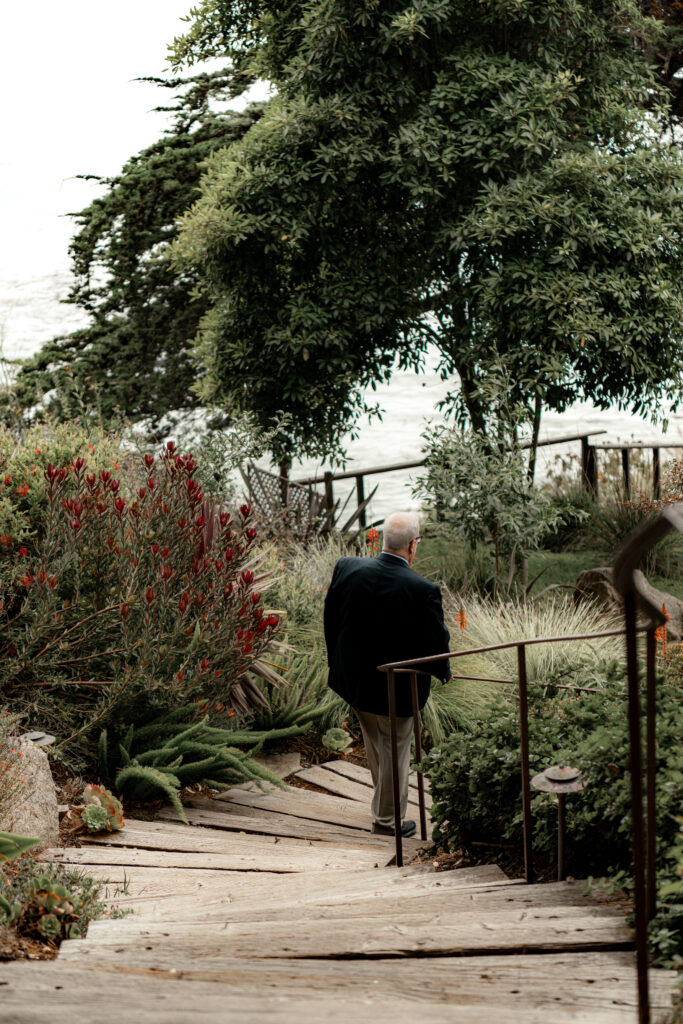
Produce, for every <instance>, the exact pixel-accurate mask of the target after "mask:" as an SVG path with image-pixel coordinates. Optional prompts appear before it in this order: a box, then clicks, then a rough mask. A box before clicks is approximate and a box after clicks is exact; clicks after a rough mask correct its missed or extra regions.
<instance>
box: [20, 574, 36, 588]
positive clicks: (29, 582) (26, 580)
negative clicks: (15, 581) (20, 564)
mask: <svg viewBox="0 0 683 1024" xmlns="http://www.w3.org/2000/svg"><path fill="white" fill-rule="evenodd" d="M21 582H22V583H23V584H24V586H25V587H30V586H31V585H32V583H33V576H24V578H23V579H22V581H21Z"/></svg>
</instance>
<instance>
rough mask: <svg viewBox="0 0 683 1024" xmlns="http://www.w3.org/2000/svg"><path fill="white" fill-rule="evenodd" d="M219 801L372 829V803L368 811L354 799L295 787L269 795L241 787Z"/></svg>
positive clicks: (269, 792) (221, 797) (218, 797)
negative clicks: (345, 798)
mask: <svg viewBox="0 0 683 1024" xmlns="http://www.w3.org/2000/svg"><path fill="white" fill-rule="evenodd" d="M216 801H217V802H221V801H225V802H226V803H230V804H233V805H241V806H243V807H256V808H259V809H260V810H264V811H275V812H276V813H277V814H291V815H293V816H294V817H296V818H308V819H309V820H310V819H311V818H313V819H316V820H318V821H325V822H328V823H329V824H331V825H346V826H349V827H350V828H360V829H364V830H365V831H366V832H369V831H370V828H371V826H372V819H371V816H370V804H369V803H368V806H367V808H364V807H362V806H361V805H360V804H359V803H357V802H356V801H354V800H343V799H341V798H340V797H335V796H332V795H330V796H328V795H327V794H326V793H314V792H312V791H310V790H305V789H294V788H293V787H289V789H287V790H285V791H281V790H276V789H274V788H272V789H270V790H269V791H268V792H265V793H262V792H260V791H253V792H248V791H247V790H244V789H238V788H236V789H227V790H226V791H225V792H224V793H219V794H218V796H217V797H216Z"/></svg>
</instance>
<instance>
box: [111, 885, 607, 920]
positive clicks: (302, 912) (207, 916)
mask: <svg viewBox="0 0 683 1024" xmlns="http://www.w3.org/2000/svg"><path fill="white" fill-rule="evenodd" d="M558 884H559V885H560V886H562V885H564V883H558ZM531 888H534V889H538V890H541V891H539V892H534V893H532V892H530V891H529V890H530V889H531ZM542 890H548V891H542ZM541 907H543V908H555V909H556V910H557V911H558V913H560V914H561V916H562V918H563V919H565V918H567V917H570V916H588V917H593V916H599V915H600V914H606V915H607V916H609V915H610V914H612V915H614V914H618V915H620V916H622V917H623V914H622V913H621V911H620V910H619V909H612V908H605V907H604V906H603V905H601V904H598V903H596V902H595V901H594V900H592V899H591V897H588V896H584V895H583V892H582V887H581V886H576V887H573V886H570V887H568V888H565V889H563V890H562V891H558V890H557V888H556V886H555V885H550V886H534V887H530V886H525V885H522V884H519V885H517V886H501V885H496V884H494V885H493V886H491V885H486V884H480V885H468V886H463V887H462V888H460V889H451V890H446V891H443V890H436V891H434V890H431V891H430V890H428V889H427V890H425V888H424V887H414V888H408V887H403V888H402V889H401V891H400V893H399V894H396V893H390V894H387V893H385V892H383V891H381V890H380V891H366V892H363V893H361V894H358V895H354V894H352V893H350V892H348V891H347V892H346V893H345V894H344V895H343V897H341V898H340V896H339V895H338V894H337V893H336V892H334V893H329V891H328V893H324V892H318V893H317V894H315V895H313V894H312V895H310V896H308V897H304V898H302V897H301V895H300V894H299V893H296V894H294V895H287V894H286V892H285V893H283V891H282V889H279V890H277V889H275V888H274V890H273V892H272V894H271V893H266V892H264V891H261V892H260V893H258V895H257V897H256V898H248V899H246V900H244V899H243V900H241V901H237V902H235V901H234V900H233V899H232V897H231V896H230V895H229V894H225V895H224V893H223V890H222V887H221V886H220V885H217V886H215V887H213V888H211V889H209V890H203V891H202V892H201V893H200V892H197V893H194V894H193V896H192V897H183V898H178V897H176V896H174V895H171V896H169V897H168V899H167V900H166V901H165V905H164V907H163V908H162V909H163V911H164V920H165V921H166V922H169V923H170V922H175V923H177V922H180V921H191V920H196V919H197V918H198V917H201V920H202V921H210V920H214V919H216V920H221V921H227V920H230V921H247V922H249V921H263V920H268V921H287V920H291V919H296V920H297V922H298V923H302V922H304V921H317V920H327V921H329V922H335V923H336V922H337V921H343V920H352V919H358V920H363V921H366V922H372V925H373V927H374V926H375V924H376V923H378V922H382V921H383V922H385V923H390V922H392V921H402V920H403V918H405V917H406V916H408V917H410V916H411V915H415V914H419V916H420V917H421V918H422V917H423V916H424V915H426V914H431V915H433V919H434V920H444V921H448V920H452V921H456V920H459V919H460V918H461V916H462V915H463V914H468V913H470V914H471V913H481V914H488V913H490V912H496V913H500V912H504V911H506V910H511V911H513V910H516V909H518V908H522V909H525V908H526V909H528V910H529V911H532V912H533V911H535V910H537V909H538V908H541ZM141 920H142V919H141V917H140V916H139V915H137V916H136V917H135V918H126V919H124V920H123V922H121V924H120V928H121V930H123V931H126V929H127V928H128V927H129V926H130V928H131V929H133V930H135V929H136V928H139V926H140V925H139V922H140V921H141ZM108 923H109V922H105V925H107V924H108ZM117 927H119V925H117Z"/></svg>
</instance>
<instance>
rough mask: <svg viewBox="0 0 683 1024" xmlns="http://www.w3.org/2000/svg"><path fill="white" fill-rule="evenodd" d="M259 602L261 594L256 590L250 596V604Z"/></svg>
mask: <svg viewBox="0 0 683 1024" xmlns="http://www.w3.org/2000/svg"><path fill="white" fill-rule="evenodd" d="M260 600H261V594H260V592H259V591H258V590H253V591H252V594H251V603H252V604H258V603H259V601H260Z"/></svg>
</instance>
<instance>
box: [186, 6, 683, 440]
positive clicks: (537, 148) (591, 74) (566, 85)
mask: <svg viewBox="0 0 683 1024" xmlns="http://www.w3.org/2000/svg"><path fill="white" fill-rule="evenodd" d="M661 40H662V26H661V24H660V23H658V22H657V21H656V20H655V19H654V18H652V17H648V16H644V15H643V14H642V12H641V11H640V10H639V8H638V5H637V4H636V3H635V0H487V2H486V3H480V4H472V3H471V2H469V0H412V2H408V3H407V2H406V0H401V2H396V0H385V2H382V3H379V2H378V0H353V2H351V0H307V2H302V0H289V2H287V0H285V2H283V3H278V4H277V5H274V4H272V3H270V2H259V0H251V2H239V0H203V3H202V4H201V5H200V6H199V7H197V8H195V9H194V10H193V12H192V21H191V25H190V29H189V31H188V33H187V34H186V35H185V36H184V37H183V38H181V39H179V40H176V42H175V44H174V49H173V53H174V57H175V60H176V61H177V62H179V63H182V62H185V63H188V62H192V61H193V60H195V59H203V58H204V57H206V56H213V55H216V54H224V55H225V56H226V57H227V58H228V59H229V60H230V61H231V62H232V65H233V66H234V67H235V68H236V69H238V70H240V71H241V72H244V71H245V69H248V71H249V73H253V74H259V75H260V76H262V77H264V78H266V79H268V80H269V81H271V82H273V83H274V85H275V87H276V89H277V95H276V96H275V98H274V99H272V100H271V101H270V102H269V104H268V105H267V108H266V110H265V113H264V116H263V117H262V118H261V119H260V120H259V121H258V123H256V124H254V125H253V126H252V127H251V128H250V129H249V131H248V132H247V133H246V134H245V135H244V136H242V137H241V138H240V139H239V140H237V141H235V142H234V143H233V144H231V145H229V146H227V147H225V148H223V149H221V150H219V151H216V152H215V153H213V155H212V156H211V158H210V159H209V162H208V167H207V172H206V174H205V176H204V178H203V180H202V193H201V197H200V198H199V200H198V201H197V202H196V203H195V204H194V206H193V207H192V209H191V211H190V212H189V213H188V214H186V215H185V217H184V218H183V221H182V230H181V232H180V235H179V238H178V241H177V243H176V245H175V246H174V258H175V261H176V266H178V267H179V268H181V270H182V272H183V273H187V274H190V275H192V276H194V277H196V278H197V279H198V280H199V281H200V282H201V287H202V289H203V294H204V299H205V301H206V303H207V306H208V307H209V308H208V311H207V312H206V313H205V315H204V316H203V318H202V321H201V326H200V330H199V334H198V340H197V347H196V354H197V357H198V359H199V360H200V362H201V363H202V364H203V366H204V367H205V368H206V374H205V376H204V377H203V378H202V381H201V394H202V395H203V396H204V398H205V399H207V400H209V401H211V402H215V403H217V404H221V405H224V406H225V407H227V408H241V409H247V410H249V411H251V412H254V413H255V414H256V416H257V417H258V418H260V419H261V421H262V422H263V424H264V425H268V424H270V422H272V419H273V417H274V416H275V415H276V413H277V412H278V410H286V411H287V412H288V413H289V414H290V416H291V421H290V422H291V430H290V436H289V439H288V443H287V444H286V445H285V446H284V447H283V450H282V451H281V452H280V453H279V454H280V455H281V457H286V456H287V455H289V454H292V453H300V452H308V453H316V454H317V453H319V452H321V451H322V450H325V451H327V452H328V453H329V452H334V451H336V450H338V449H339V447H340V444H341V436H342V433H343V431H344V430H345V429H347V428H348V426H349V424H352V423H353V422H354V421H355V419H356V418H357V417H358V415H359V414H360V413H361V412H362V411H363V409H364V408H365V403H364V400H363V393H362V392H363V388H365V387H366V386H367V385H368V384H373V382H376V381H377V380H380V379H382V378H385V377H386V376H388V375H389V374H390V372H391V370H392V368H393V367H394V366H395V365H397V364H398V365H402V366H405V367H408V366H415V367H419V366H420V364H421V361H422V359H423V358H424V353H425V350H426V348H427V346H428V344H429V343H433V344H435V345H436V346H437V348H438V350H439V352H440V355H441V365H442V370H443V372H444V374H447V375H451V374H454V375H457V378H458V380H459V383H460V385H461V389H460V391H459V394H460V398H461V412H464V411H465V410H466V412H467V413H468V415H469V418H470V419H471V422H472V423H473V425H474V426H475V427H478V428H480V429H484V428H485V426H486V417H487V409H486V408H485V406H484V405H483V403H482V401H481V398H480V395H479V391H478V384H479V382H480V381H481V380H483V379H485V377H486V373H487V369H488V368H489V367H490V366H491V365H492V364H493V363H497V362H498V361H499V360H500V359H502V360H503V361H504V364H505V366H506V369H507V371H508V373H509V375H510V379H511V382H512V387H513V388H514V389H515V391H516V397H518V398H520V399H522V400H524V401H525V402H526V403H527V405H528V407H529V408H530V409H532V408H533V409H535V411H536V412H538V410H539V408H540V404H541V403H545V404H547V405H550V406H551V407H553V408H556V409H562V408H564V407H565V406H566V405H567V404H568V403H569V402H570V401H572V400H574V399H575V398H577V397H580V396H582V395H585V396H588V397H590V398H592V399H593V400H594V401H595V402H596V403H597V404H598V405H602V406H607V405H609V404H611V403H617V404H620V405H631V406H632V407H633V408H635V409H637V410H639V411H647V410H652V409H654V408H656V407H657V405H658V403H659V402H660V401H661V398H662V396H663V395H669V396H670V397H676V396H677V395H678V389H679V379H680V372H681V369H682V363H681V354H680V353H681V346H680V340H681V338H680V324H681V320H682V317H681V314H682V313H683V300H682V298H681V296H682V295H683V290H682V289H681V284H682V283H683V282H682V280H681V271H682V266H681V259H680V254H681V223H680V216H679V211H680V201H681V195H682V188H683V172H682V167H681V159H680V156H679V154H678V152H677V151H675V150H674V149H672V148H671V147H669V146H668V145H667V143H666V142H665V141H662V139H661V138H660V137H659V134H658V128H659V125H660V123H661V121H660V119H661V117H662V116H663V111H664V108H663V107H662V105H661V103H662V102H663V91H662V90H661V89H660V87H659V86H658V84H657V80H656V77H655V74H654V72H653V70H652V68H651V66H650V63H649V60H650V55H651V54H652V53H653V52H656V50H657V46H658V45H659V44H660V43H661ZM658 97H659V99H658Z"/></svg>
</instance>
